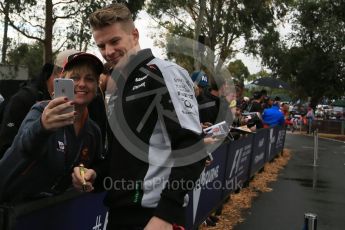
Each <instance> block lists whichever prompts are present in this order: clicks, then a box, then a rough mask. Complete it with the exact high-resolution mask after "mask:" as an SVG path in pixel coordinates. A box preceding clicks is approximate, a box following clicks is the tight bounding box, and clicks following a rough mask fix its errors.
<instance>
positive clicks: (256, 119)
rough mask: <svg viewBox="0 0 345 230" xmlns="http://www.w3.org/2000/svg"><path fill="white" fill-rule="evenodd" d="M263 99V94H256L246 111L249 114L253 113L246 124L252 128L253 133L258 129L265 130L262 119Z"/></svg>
mask: <svg viewBox="0 0 345 230" xmlns="http://www.w3.org/2000/svg"><path fill="white" fill-rule="evenodd" d="M262 99H263V96H262V94H261V92H258V91H256V92H254V93H253V99H252V100H251V102H250V103H249V104H248V106H247V108H246V110H247V111H248V112H249V113H252V115H249V116H247V118H246V123H247V126H248V128H250V129H251V130H253V131H254V130H256V129H261V128H263V123H262V118H261V114H262V111H263V108H262V104H261V102H262ZM254 113H255V114H254Z"/></svg>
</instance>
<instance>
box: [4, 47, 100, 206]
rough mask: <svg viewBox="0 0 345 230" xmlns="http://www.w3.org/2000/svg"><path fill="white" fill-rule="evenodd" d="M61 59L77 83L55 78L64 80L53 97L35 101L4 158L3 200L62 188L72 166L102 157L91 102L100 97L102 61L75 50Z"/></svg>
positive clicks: (63, 74)
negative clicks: (97, 94)
mask: <svg viewBox="0 0 345 230" xmlns="http://www.w3.org/2000/svg"><path fill="white" fill-rule="evenodd" d="M56 62H63V63H65V64H64V66H63V69H62V71H61V77H62V78H65V79H72V80H73V82H72V81H71V80H69V81H70V83H71V84H72V85H71V87H70V88H69V87H68V82H67V83H66V81H64V80H61V79H55V80H54V83H55V84H56V83H59V84H60V85H59V86H57V85H55V90H57V89H59V92H55V95H56V96H55V97H54V99H53V100H51V101H43V102H38V103H36V104H35V105H34V106H33V107H32V108H31V110H30V112H29V113H28V114H27V116H26V117H25V119H24V121H23V123H22V125H21V127H20V129H19V132H18V134H17V136H16V137H15V140H14V142H13V144H12V146H11V147H10V148H9V149H8V150H7V151H6V153H5V155H4V157H3V158H2V159H1V160H0V175H1V181H0V202H4V201H7V202H18V201H21V200H23V199H32V198H37V197H41V196H42V194H45V195H46V194H57V193H60V192H63V191H65V190H66V189H67V188H69V187H70V185H71V172H72V169H73V167H75V166H78V165H79V164H83V165H85V166H86V167H90V165H92V164H93V163H94V162H95V161H98V160H101V157H100V155H101V148H102V143H101V139H100V138H101V133H100V130H99V128H98V126H97V125H96V124H95V123H94V122H93V121H92V120H91V119H89V116H88V110H87V105H88V104H89V103H90V102H91V101H92V100H93V98H94V97H95V96H96V91H97V86H98V79H99V75H100V74H101V72H102V70H103V64H102V62H101V61H100V60H99V59H98V58H97V57H96V56H94V55H92V54H88V53H83V52H78V51H71V50H67V51H63V52H61V53H60V54H59V55H58V56H57V58H56ZM67 81H68V80H67ZM58 95H59V96H58ZM60 95H61V96H60ZM63 95H66V96H63ZM67 95H69V96H67ZM68 97H70V98H68Z"/></svg>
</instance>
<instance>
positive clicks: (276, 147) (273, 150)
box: [266, 126, 286, 161]
mask: <svg viewBox="0 0 345 230" xmlns="http://www.w3.org/2000/svg"><path fill="white" fill-rule="evenodd" d="M285 135H286V129H285V127H282V126H275V127H273V128H270V129H269V132H268V135H267V137H268V141H267V150H266V153H267V154H266V161H271V160H272V159H273V158H274V157H275V156H276V155H277V154H279V153H280V152H282V151H283V148H284V143H285Z"/></svg>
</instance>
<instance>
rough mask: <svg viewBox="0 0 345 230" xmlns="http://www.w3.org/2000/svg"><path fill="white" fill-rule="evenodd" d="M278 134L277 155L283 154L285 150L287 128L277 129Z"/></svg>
mask: <svg viewBox="0 0 345 230" xmlns="http://www.w3.org/2000/svg"><path fill="white" fill-rule="evenodd" d="M276 132H277V140H276V145H275V155H277V154H279V153H281V152H282V151H283V149H284V144H285V135H286V128H285V127H280V126H279V127H276Z"/></svg>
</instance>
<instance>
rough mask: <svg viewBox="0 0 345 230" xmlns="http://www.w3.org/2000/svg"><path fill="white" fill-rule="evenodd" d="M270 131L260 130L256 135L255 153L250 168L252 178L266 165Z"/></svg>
mask: <svg viewBox="0 0 345 230" xmlns="http://www.w3.org/2000/svg"><path fill="white" fill-rule="evenodd" d="M268 131H269V129H260V130H258V131H257V132H256V133H255V134H254V138H253V153H252V160H251V167H250V177H252V176H254V174H255V173H256V172H258V171H259V170H260V169H261V168H263V167H264V165H265V163H266V161H265V160H266V147H267V144H266V143H267V140H268V139H267V133H268Z"/></svg>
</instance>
